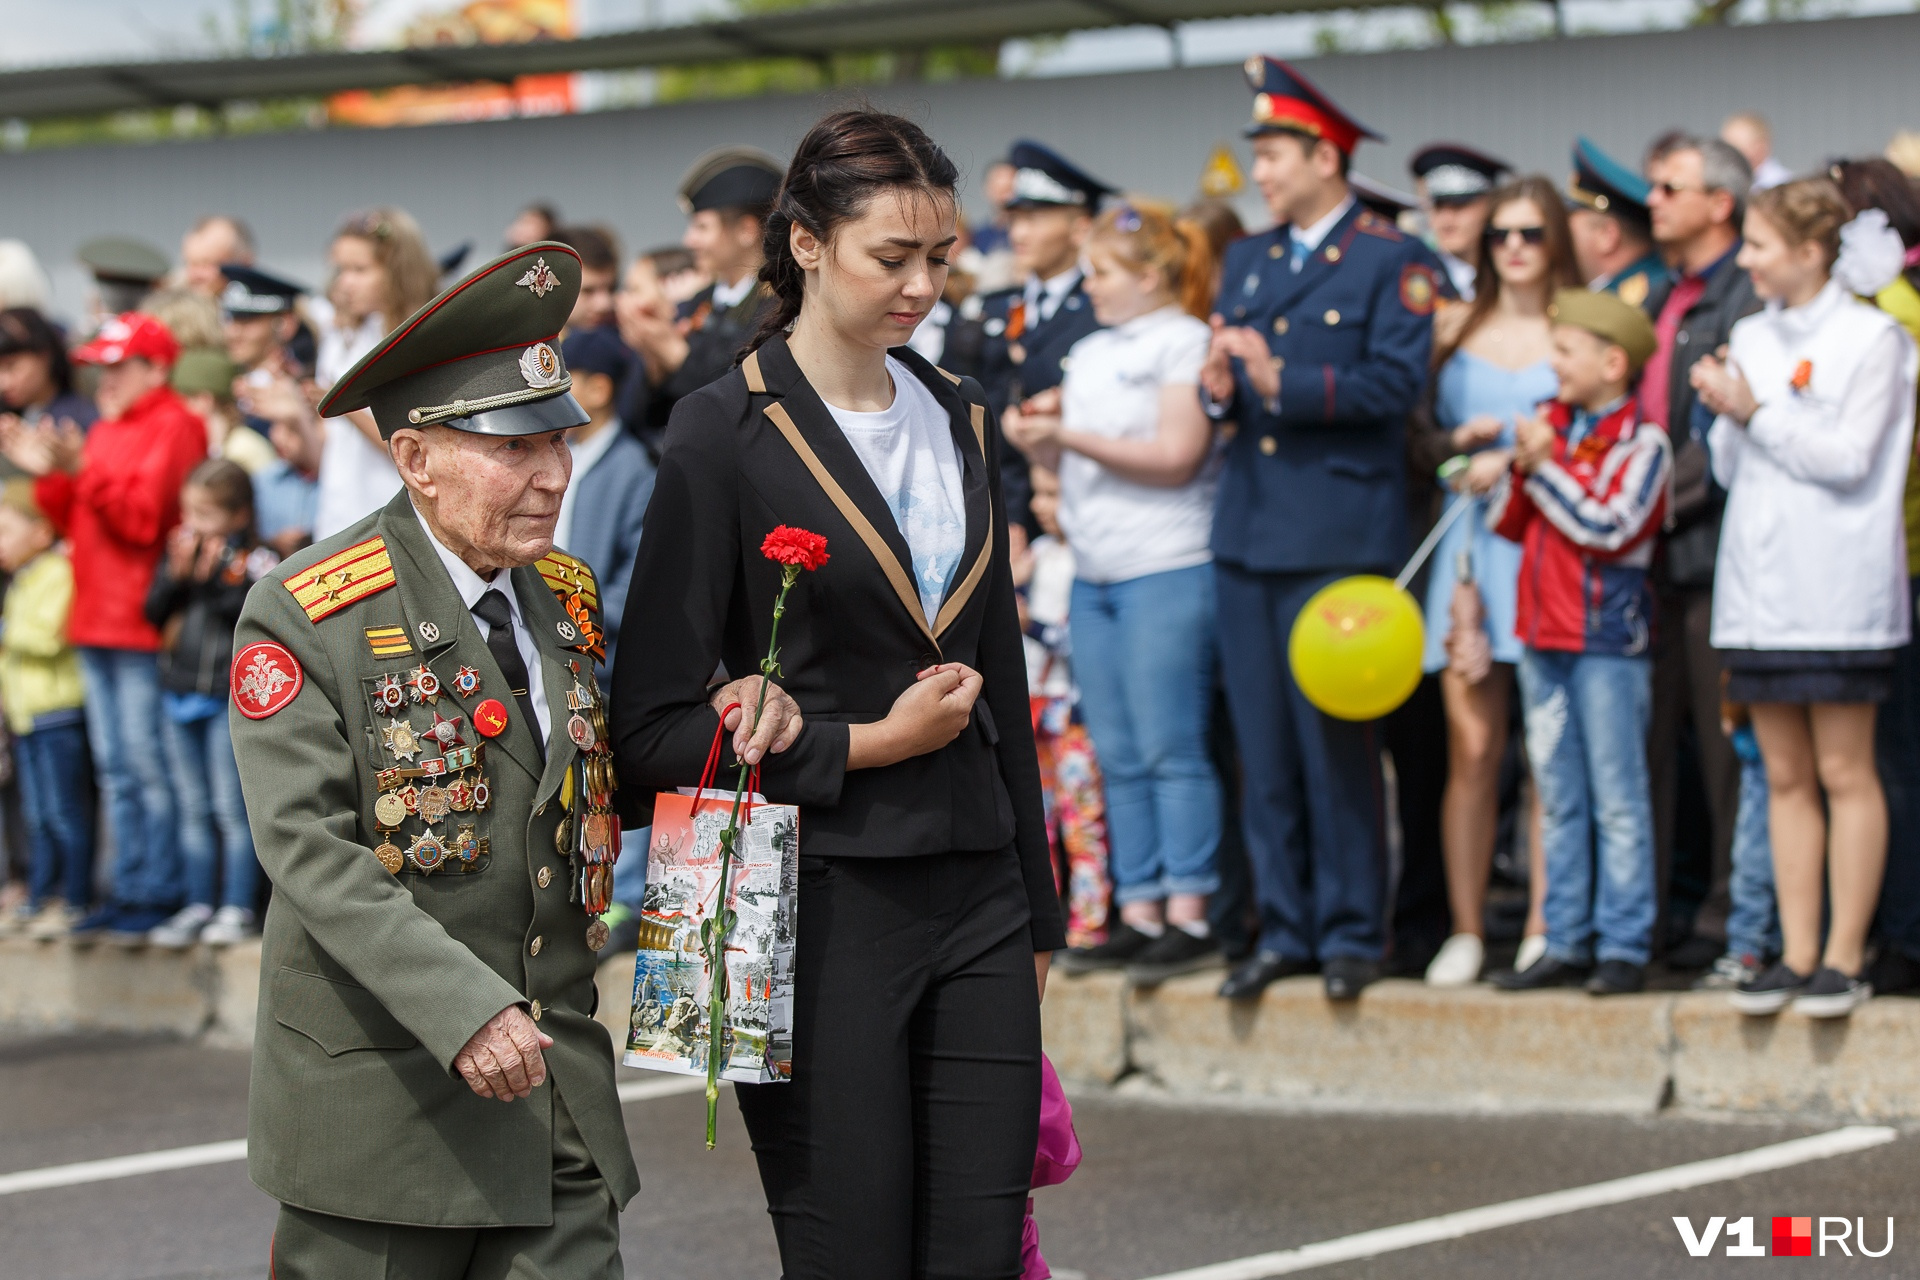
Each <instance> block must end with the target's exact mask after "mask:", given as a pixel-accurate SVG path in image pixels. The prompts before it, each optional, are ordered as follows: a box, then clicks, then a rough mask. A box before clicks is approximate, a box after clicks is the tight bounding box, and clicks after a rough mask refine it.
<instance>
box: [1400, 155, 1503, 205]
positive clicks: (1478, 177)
mask: <svg viewBox="0 0 1920 1280" xmlns="http://www.w3.org/2000/svg"><path fill="white" fill-rule="evenodd" d="M1407 168H1408V169H1409V170H1410V171H1411V172H1412V173H1413V176H1414V177H1416V178H1425V179H1426V180H1427V199H1429V200H1431V201H1433V202H1434V203H1435V204H1446V203H1448V202H1450V201H1467V200H1476V199H1478V198H1479V197H1481V196H1483V195H1485V194H1487V192H1489V191H1491V190H1493V189H1494V187H1496V186H1498V185H1499V183H1500V179H1502V178H1504V177H1505V176H1506V175H1507V174H1509V173H1511V172H1512V171H1513V166H1512V165H1510V164H1508V163H1507V162H1506V161H1505V160H1502V159H1500V158H1499V157H1497V156H1490V155H1488V154H1487V153H1486V152H1484V151H1476V150H1475V149H1474V148H1472V147H1468V146H1462V145H1461V144H1460V143H1458V142H1430V143H1428V144H1427V145H1426V146H1424V147H1422V148H1420V149H1419V150H1418V151H1416V152H1414V153H1413V158H1412V159H1410V160H1408V161H1407Z"/></svg>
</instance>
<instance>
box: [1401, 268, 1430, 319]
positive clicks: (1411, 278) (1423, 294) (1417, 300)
mask: <svg viewBox="0 0 1920 1280" xmlns="http://www.w3.org/2000/svg"><path fill="white" fill-rule="evenodd" d="M1439 295H1440V290H1439V286H1438V285H1437V284H1436V283H1435V282H1434V278H1433V271H1432V269H1431V268H1428V267H1424V266H1422V265H1421V264H1420V263H1418V262H1409V263H1408V264H1407V265H1406V266H1404V267H1402V268H1401V269H1400V305H1401V306H1403V307H1405V308H1406V309H1407V310H1409V311H1411V312H1413V314H1415V315H1417V316H1430V315H1432V314H1433V304H1434V301H1435V300H1436V299H1437V298H1438V297H1439Z"/></svg>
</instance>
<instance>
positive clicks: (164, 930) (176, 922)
mask: <svg viewBox="0 0 1920 1280" xmlns="http://www.w3.org/2000/svg"><path fill="white" fill-rule="evenodd" d="M211 919H213V908H212V907H210V906H208V905H207V904H206V903H204V902H195V903H192V904H190V905H188V906H184V907H182V908H180V909H179V910H178V911H176V912H174V913H173V914H172V915H171V916H169V917H168V918H167V919H165V920H163V921H161V922H160V923H159V924H157V925H155V926H153V928H151V929H149V930H148V931H147V945H148V946H151V947H163V948H165V949H166V950H168V951H184V950H186V949H187V948H188V947H190V946H192V945H193V943H194V940H195V939H196V938H198V937H199V936H200V931H201V930H202V929H204V928H206V927H207V921H209V920H211Z"/></svg>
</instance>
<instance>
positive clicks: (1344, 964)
mask: <svg viewBox="0 0 1920 1280" xmlns="http://www.w3.org/2000/svg"><path fill="white" fill-rule="evenodd" d="M1320 970H1321V980H1322V981H1323V982H1325V983H1326V987H1327V999H1329V1000H1358V999H1359V998H1360V993H1361V992H1362V991H1365V990H1366V989H1367V988H1368V987H1369V986H1371V985H1372V984H1373V983H1374V982H1375V981H1376V980H1378V978H1379V977H1380V966H1379V965H1377V964H1375V963H1374V962H1373V961H1371V960H1362V959H1361V958H1360V957H1359V956H1334V957H1333V958H1332V959H1331V960H1328V961H1327V962H1326V963H1325V964H1323V965H1321V966H1320Z"/></svg>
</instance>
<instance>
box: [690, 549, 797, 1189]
mask: <svg viewBox="0 0 1920 1280" xmlns="http://www.w3.org/2000/svg"><path fill="white" fill-rule="evenodd" d="M799 577H800V566H799V565H793V564H790V565H786V566H784V567H783V568H782V570H781V574H780V596H779V598H778V599H776V600H775V601H774V602H773V627H772V630H771V631H770V632H769V633H768V636H767V656H766V657H764V658H762V659H761V660H760V696H759V697H758V698H757V699H756V700H755V701H754V704H753V720H752V721H751V722H750V723H751V727H750V728H749V729H748V731H747V736H748V737H749V738H751V737H752V736H753V733H754V731H756V730H758V729H759V727H760V716H761V715H762V713H764V712H765V711H766V709H767V684H768V682H770V681H771V680H772V679H773V677H774V674H775V673H776V672H777V671H778V670H779V669H780V618H781V616H782V615H783V614H785V613H786V611H787V592H789V591H791V590H793V584H794V583H795V582H796V581H798V580H799ZM752 775H753V767H752V766H751V765H749V764H747V762H746V761H744V760H743V761H741V762H740V771H739V774H738V775H737V776H736V778H735V780H734V784H733V808H732V810H731V811H729V813H728V814H727V826H726V829H725V830H724V831H722V832H721V833H720V901H719V903H718V904H717V906H716V907H715V910H714V913H713V918H712V919H711V920H709V921H708V922H707V928H706V929H705V930H704V933H705V935H706V939H705V942H706V945H705V951H706V960H707V973H708V974H709V975H711V978H712V981H711V982H709V983H708V985H707V1037H708V1038H707V1150H709V1151H711V1150H713V1147H714V1141H715V1133H716V1128H717V1126H718V1123H719V1115H720V1052H721V1038H722V1037H721V1025H722V1023H723V1022H724V1021H725V1019H726V1015H727V997H728V995H729V991H728V986H729V984H728V980H727V937H728V935H730V934H731V933H732V932H733V925H734V920H735V915H734V911H733V908H732V907H731V906H730V905H729V904H730V903H731V902H732V901H733V892H732V889H733V845H734V841H735V840H737V839H739V836H740V807H741V805H742V803H744V801H745V800H746V795H747V780H748V779H749V778H750V777H752Z"/></svg>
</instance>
